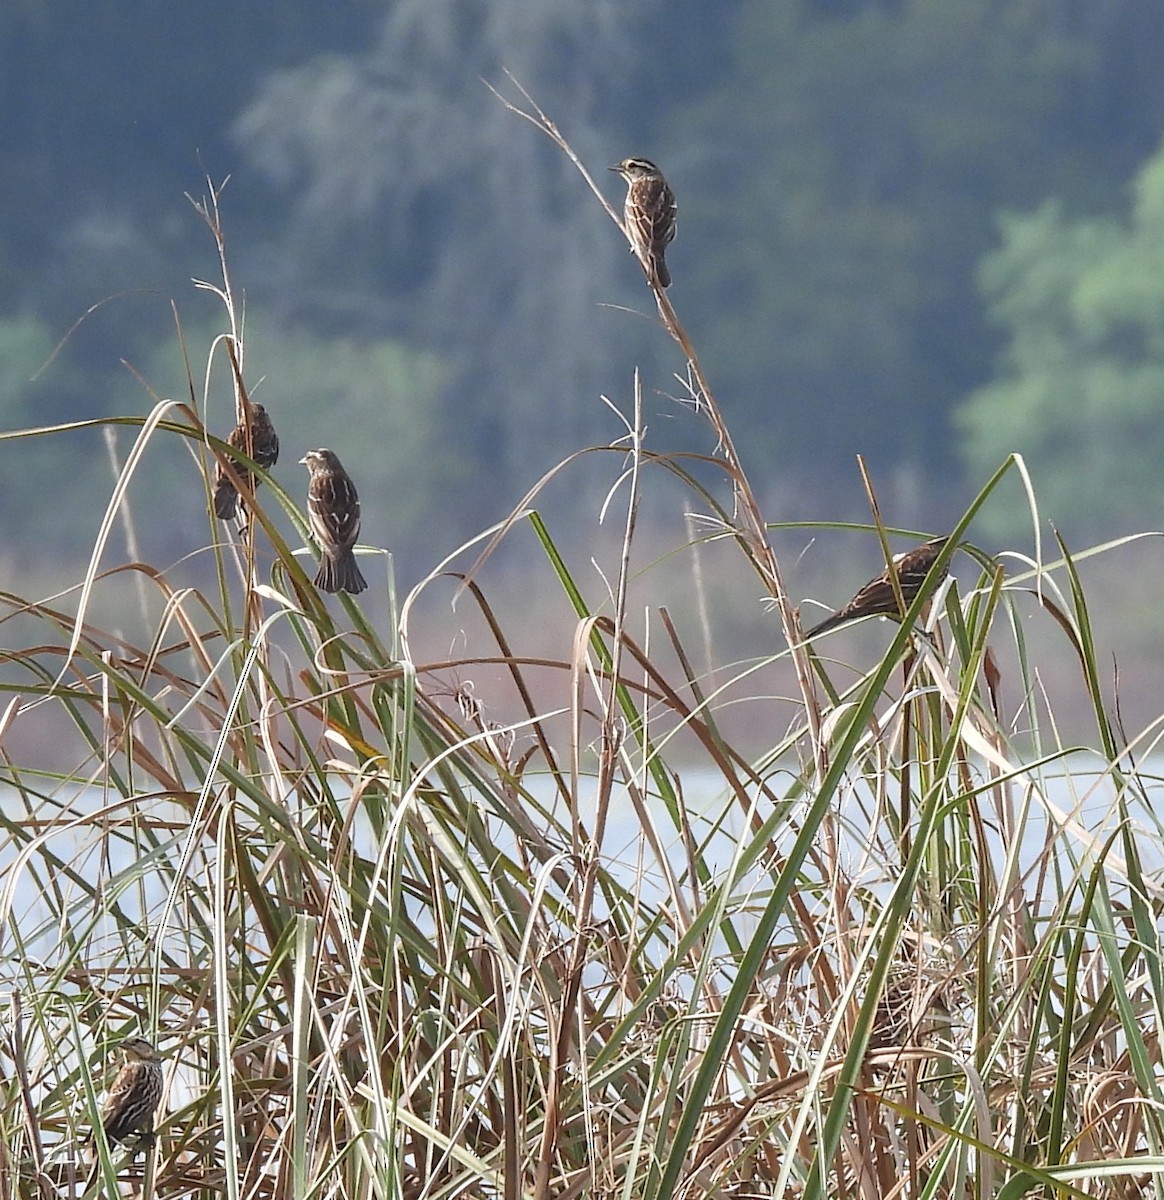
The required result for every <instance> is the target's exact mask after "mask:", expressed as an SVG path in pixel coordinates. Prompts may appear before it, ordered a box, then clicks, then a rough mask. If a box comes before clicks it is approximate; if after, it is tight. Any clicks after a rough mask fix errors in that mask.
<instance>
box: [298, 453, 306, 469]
mask: <svg viewBox="0 0 1164 1200" xmlns="http://www.w3.org/2000/svg"><path fill="white" fill-rule="evenodd" d="M299 461H300V462H301V463H302V464H303V465H304V466H307V455H306V454H305V455H304V456H303V457H302V458H301V459H300V460H299Z"/></svg>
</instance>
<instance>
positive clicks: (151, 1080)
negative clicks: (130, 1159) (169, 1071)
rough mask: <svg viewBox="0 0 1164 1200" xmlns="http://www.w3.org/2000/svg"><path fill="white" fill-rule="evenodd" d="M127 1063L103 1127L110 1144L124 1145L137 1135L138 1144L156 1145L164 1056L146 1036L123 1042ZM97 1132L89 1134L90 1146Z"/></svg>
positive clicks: (112, 1088) (106, 1106) (111, 1096)
mask: <svg viewBox="0 0 1164 1200" xmlns="http://www.w3.org/2000/svg"><path fill="white" fill-rule="evenodd" d="M121 1049H122V1050H123V1051H124V1052H125V1061H124V1063H123V1064H122V1067H121V1070H120V1071H118V1073H117V1076H116V1078H115V1079H114V1080H113V1084H112V1085H111V1086H110V1088H109V1095H108V1096H107V1097H106V1099H105V1104H104V1106H103V1107H102V1109H101V1125H102V1127H103V1128H104V1130H105V1138H106V1141H108V1142H109V1143H110V1144H112V1143H114V1142H124V1141H125V1140H126V1139H127V1138H129V1137H132V1136H133V1135H134V1134H135V1133H136V1134H138V1135H139V1145H142V1146H147V1147H148V1146H152V1145H153V1143H154V1114H155V1113H156V1112H157V1110H158V1105H159V1104H161V1102H162V1056H161V1055H160V1054H159V1053H158V1052H157V1051H156V1050H155V1049H154V1048H153V1046H152V1044H151V1043H149V1042H147V1041H146V1039H145V1038H143V1037H131V1038H130V1039H129V1040H128V1041H125V1042H122V1043H121ZM95 1140H96V1132H93V1133H90V1134H89V1139H88V1144H89V1145H90V1146H92V1145H93V1143H94V1142H95Z"/></svg>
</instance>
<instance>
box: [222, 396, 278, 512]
mask: <svg viewBox="0 0 1164 1200" xmlns="http://www.w3.org/2000/svg"><path fill="white" fill-rule="evenodd" d="M250 426H251V427H250V439H249V444H248V439H247V427H246V424H245V423H244V422H243V421H240V422H239V423H238V424H237V425H236V426H235V427H234V428H233V429H232V430H231V431H230V437H228V438H227V439H226V442H227V445H229V446H233V447H234V449H236V450H241V451H242V452H243V454H249V455H250V457H251V458H253V459H254V460H255V462H257V463H258V464H259V466H260V467H262V468H263V470H264V471H269V470H270V469H271V468H272V467H273V466H274V465H275V463H277V462H278V461H279V437H278V435H277V434H276V433H275V426H274V425H272V424H271V418H270V417H269V416H267V410H266V409H265V408H264V407H263V406H262V405H261V404H252V405H251V423H250ZM232 465H233V466H234V469H235V473H236V474H238V475H240V476H241V477H242V478H244V479H245V480H246V482H247V483H248V484H249V485H250V489H251V491H252V492H253V491H254V490H255V488H257V487H258V486H259V477H258V476H257V475H256V474H255V473H254V472H253V471H248V470H246V469H245V468H244V467H243V466H242V464H241V463H239V462H237V461H236V462H234V463H233V464H232ZM238 499H239V496H238V491H237V490H236V488H235V486H234V484H233V483H231V481H230V477H229V476H228V475H227V473H226V470H225V468H224V467H223V465H222V463H219V464H218V468H217V470H216V471H215V475H214V515H215V516H217V517H219V518H221V519H222V520H223V521H229V520H230V519H231V518H232V517H233V516H234V515H235V513H236V512H238Z"/></svg>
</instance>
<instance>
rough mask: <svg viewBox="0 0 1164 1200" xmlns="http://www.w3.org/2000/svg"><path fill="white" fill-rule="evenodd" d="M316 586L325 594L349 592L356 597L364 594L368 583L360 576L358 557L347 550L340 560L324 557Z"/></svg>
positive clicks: (316, 578)
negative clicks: (357, 563)
mask: <svg viewBox="0 0 1164 1200" xmlns="http://www.w3.org/2000/svg"><path fill="white" fill-rule="evenodd" d="M315 586H316V587H317V588H319V589H320V590H321V591H324V592H331V593H332V594H333V595H334V594H335V593H336V592H349V593H350V594H351V595H353V596H355V595H357V594H358V593H359V592H362V591H363V590H364V589H365V588H366V587H367V586H368V581H367V580H366V579H365V578H364V577H363V575H361V574H360V568H359V567H358V566H357V565H356V556H355V555H354V554H353V553H352V552H351V551H350V550H347V551H345V552H344V553H343V554H341V555H340V556H339V558H335V559H333V558H330V557H328V555H326V554H325V555H324V556H323V559H322V561H321V562H320V564H319V573H318V574H317V575H316V576H315Z"/></svg>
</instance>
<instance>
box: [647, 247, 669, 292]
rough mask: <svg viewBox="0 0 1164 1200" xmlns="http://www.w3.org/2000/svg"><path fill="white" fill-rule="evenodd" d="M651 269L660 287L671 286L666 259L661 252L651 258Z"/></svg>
mask: <svg viewBox="0 0 1164 1200" xmlns="http://www.w3.org/2000/svg"><path fill="white" fill-rule="evenodd" d="M651 270H652V271H653V272H654V275H655V280H656V282H657V283H658V285H659V286H660V287H661V288H669V287H670V286H671V272H670V271H668V270H667V260H666V259H665V258H664V257H663V255H662V254H661V253H659V254H656V255H655V256H654V257H653V258H652V259H651Z"/></svg>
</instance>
